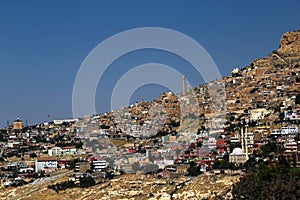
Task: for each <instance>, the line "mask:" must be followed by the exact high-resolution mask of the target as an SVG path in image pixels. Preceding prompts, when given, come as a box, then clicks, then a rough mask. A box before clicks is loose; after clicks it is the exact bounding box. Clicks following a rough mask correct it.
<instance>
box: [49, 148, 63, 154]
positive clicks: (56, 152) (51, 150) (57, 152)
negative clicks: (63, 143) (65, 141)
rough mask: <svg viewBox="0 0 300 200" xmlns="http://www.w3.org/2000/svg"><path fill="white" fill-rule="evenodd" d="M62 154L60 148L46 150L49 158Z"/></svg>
mask: <svg viewBox="0 0 300 200" xmlns="http://www.w3.org/2000/svg"><path fill="white" fill-rule="evenodd" d="M62 154H63V150H62V148H60V147H53V148H52V149H49V150H48V155H49V156H61V155H62Z"/></svg>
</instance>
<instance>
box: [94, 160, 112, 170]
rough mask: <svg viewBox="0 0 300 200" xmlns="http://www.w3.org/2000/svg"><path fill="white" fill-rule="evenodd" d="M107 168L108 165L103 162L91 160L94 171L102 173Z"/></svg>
mask: <svg viewBox="0 0 300 200" xmlns="http://www.w3.org/2000/svg"><path fill="white" fill-rule="evenodd" d="M107 167H108V163H107V162H106V161H105V160H93V162H92V168H93V170H94V171H104V170H105V169H106V168H107Z"/></svg>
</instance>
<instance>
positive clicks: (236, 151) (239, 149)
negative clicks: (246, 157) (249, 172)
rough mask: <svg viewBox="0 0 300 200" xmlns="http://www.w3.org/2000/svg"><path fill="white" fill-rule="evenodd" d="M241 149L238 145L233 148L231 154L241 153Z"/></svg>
mask: <svg viewBox="0 0 300 200" xmlns="http://www.w3.org/2000/svg"><path fill="white" fill-rule="evenodd" d="M243 153H244V152H243V150H242V149H241V148H239V147H236V148H234V149H233V151H232V154H243Z"/></svg>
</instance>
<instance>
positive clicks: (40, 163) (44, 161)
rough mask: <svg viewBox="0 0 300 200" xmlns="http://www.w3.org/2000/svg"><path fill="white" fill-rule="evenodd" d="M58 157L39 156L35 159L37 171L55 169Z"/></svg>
mask: <svg viewBox="0 0 300 200" xmlns="http://www.w3.org/2000/svg"><path fill="white" fill-rule="evenodd" d="M57 165H58V162H57V158H54V157H45V158H38V159H36V161H35V172H40V171H47V172H50V171H55V170H56V169H57Z"/></svg>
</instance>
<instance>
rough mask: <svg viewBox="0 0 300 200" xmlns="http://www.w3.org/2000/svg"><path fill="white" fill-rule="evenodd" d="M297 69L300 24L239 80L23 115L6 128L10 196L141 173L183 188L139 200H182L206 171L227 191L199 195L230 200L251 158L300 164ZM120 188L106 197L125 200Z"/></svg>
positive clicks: (5, 183)
mask: <svg viewBox="0 0 300 200" xmlns="http://www.w3.org/2000/svg"><path fill="white" fill-rule="evenodd" d="M299 73H300V31H299V30H298V31H294V32H287V33H285V34H283V36H282V38H281V40H280V47H279V49H278V50H274V51H273V52H272V53H271V54H269V55H268V56H267V57H265V58H262V59H258V60H255V61H254V62H252V63H251V64H250V66H246V67H243V68H241V69H239V68H234V69H233V70H232V73H231V76H228V77H224V78H222V79H220V80H216V81H212V82H209V83H207V84H201V85H199V86H198V87H193V88H186V83H185V78H184V77H183V89H182V93H180V94H174V93H172V92H165V93H163V94H161V95H160V96H159V98H158V99H156V100H153V101H151V102H143V101H141V102H136V103H135V104H133V105H129V106H128V107H123V108H120V109H119V110H114V111H110V112H106V113H102V114H97V115H87V116H85V117H83V118H80V119H62V120H53V121H51V122H45V123H42V124H38V125H30V126H28V125H24V122H23V121H22V119H16V120H15V121H14V122H13V124H9V123H8V124H7V127H5V128H3V129H1V134H0V147H1V154H0V165H1V172H0V177H1V186H2V189H3V191H5V192H6V193H3V194H5V195H8V196H9V195H10V194H9V190H11V189H12V188H16V187H27V188H30V187H34V185H42V184H45V183H49V184H48V185H47V187H48V188H50V189H53V190H55V192H57V193H59V192H62V190H65V189H67V188H75V187H97V185H99V187H102V186H101V185H103V184H107V183H110V186H107V187H112V185H114V182H115V181H117V180H118V181H122V182H128V183H127V185H128V187H129V186H130V187H131V188H132V191H138V190H135V188H136V187H139V186H138V185H136V184H135V183H136V182H135V183H133V182H130V181H128V179H130V178H128V179H126V177H130V176H138V177H139V178H141V177H144V179H148V180H151V181H152V182H153V184H154V183H156V182H160V183H159V184H162V183H161V181H164V182H165V183H164V184H167V182H168V184H170V185H171V182H172V183H175V185H176V187H178V189H174V188H173V189H172V191H171V190H169V189H170V187H171V186H170V187H169V186H168V188H167V189H165V191H164V192H161V193H155V192H153V193H151V195H150V192H149V193H148V194H144V193H143V194H142V193H141V192H135V193H134V192H132V193H131V194H130V195H131V196H130V195H129V196H130V197H131V198H135V197H138V196H139V195H142V196H143V195H144V196H145V197H147V198H150V197H152V198H153V199H158V198H161V199H184V197H185V196H184V195H188V193H184V189H182V188H183V187H187V186H188V188H192V187H196V186H195V185H193V184H194V182H193V181H194V179H193V178H192V177H197V176H199V177H200V178H199V177H198V178H197V179H199V180H200V179H201V177H202V178H203V177H206V176H207V177H208V178H207V179H209V180H214V182H216V181H218V180H219V181H220V182H219V183H221V182H222V184H223V183H224V184H225V183H226V181H228V184H227V186H226V187H225V186H224V185H223V186H222V187H223V189H224V188H226V190H228V188H229V192H228V191H227V192H226V193H224V190H222V188H221V187H220V188H221V189H220V188H219V189H218V188H215V189H214V191H212V190H210V191H209V192H208V190H207V191H203V193H201V194H200V193H199V194H197V197H198V199H201V198H215V197H216V196H218V195H223V196H224V197H226V198H229V199H230V198H231V196H230V190H231V189H230V187H231V186H232V185H233V184H234V183H236V182H237V181H238V179H239V177H240V176H243V175H244V173H245V167H244V166H245V165H246V163H249V162H250V161H251V162H252V161H253V162H258V161H261V162H267V163H273V164H274V165H276V163H279V162H281V160H282V159H285V160H286V161H287V162H288V163H289V165H290V166H293V167H300V145H299V144H300V143H299V141H300V134H299V133H300V131H299V120H300V78H299ZM147 177H148V178H147ZM63 178H67V179H66V180H65V179H64V181H65V182H67V183H68V184H70V185H68V187H67V186H66V188H64V189H60V187H62V186H61V185H62V183H64V182H63V181H61V182H57V181H58V180H61V179H63ZM227 179H228V180H227ZM201 180H202V179H201ZM203 181H204V180H203ZM185 182H191V183H190V184H191V185H188V184H187V185H185V186H184V184H183V183H185ZM54 183H56V184H57V185H54ZM51 184H52V185H51ZM59 184H61V185H59ZM149 184H150V183H149ZM164 184H162V185H164ZM181 184H183V185H181ZM207 184H208V183H207ZM225 185H226V184H225ZM179 186H180V187H179ZM114 187H117V186H114ZM124 187H125V186H124ZM141 187H142V186H141ZM143 187H144V186H143ZM145 187H148V186H145ZM172 187H173V186H172ZM181 187H182V188H181ZM178 191H181V193H180V194H179V193H176V192H178ZM114 192H115V190H114V191H112V192H111V194H109V193H106V194H105V195H106V196H105V195H104V196H103V198H102V199H109V197H115V198H116V199H117V198H119V197H120V196H118V195H120V194H117V193H114ZM154 193H155V194H154ZM183 193H184V194H183ZM147 195H149V196H147ZM2 197H3V198H5V197H4V196H1V198H2ZM6 197H7V196H6ZM123 197H124V198H125V196H123ZM123 197H122V198H123Z"/></svg>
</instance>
